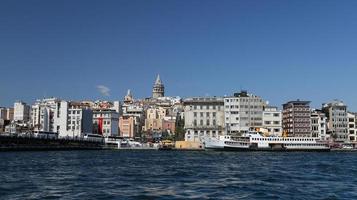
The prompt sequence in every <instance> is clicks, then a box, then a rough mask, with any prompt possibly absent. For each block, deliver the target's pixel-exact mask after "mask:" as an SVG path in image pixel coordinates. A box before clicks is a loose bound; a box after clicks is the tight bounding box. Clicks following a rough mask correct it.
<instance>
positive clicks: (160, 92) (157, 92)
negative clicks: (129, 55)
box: [152, 75, 165, 99]
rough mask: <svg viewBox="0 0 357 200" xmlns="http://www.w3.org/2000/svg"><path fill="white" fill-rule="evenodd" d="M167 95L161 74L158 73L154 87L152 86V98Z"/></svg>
mask: <svg viewBox="0 0 357 200" xmlns="http://www.w3.org/2000/svg"><path fill="white" fill-rule="evenodd" d="M164 95H165V87H164V84H163V83H162V82H161V79H160V75H157V78H156V81H155V84H154V87H153V88H152V98H154V99H156V98H158V97H163V96H164Z"/></svg>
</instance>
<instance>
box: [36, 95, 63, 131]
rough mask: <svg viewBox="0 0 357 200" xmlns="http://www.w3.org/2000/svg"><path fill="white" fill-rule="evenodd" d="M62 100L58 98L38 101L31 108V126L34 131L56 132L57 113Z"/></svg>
mask: <svg viewBox="0 0 357 200" xmlns="http://www.w3.org/2000/svg"><path fill="white" fill-rule="evenodd" d="M58 103H60V100H59V99H57V98H47V99H41V100H40V99H38V100H37V101H36V102H35V103H34V104H33V105H32V106H31V125H32V129H33V131H45V132H56V127H55V120H54V117H55V112H56V108H57V104H58Z"/></svg>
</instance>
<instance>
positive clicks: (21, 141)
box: [0, 135, 104, 151]
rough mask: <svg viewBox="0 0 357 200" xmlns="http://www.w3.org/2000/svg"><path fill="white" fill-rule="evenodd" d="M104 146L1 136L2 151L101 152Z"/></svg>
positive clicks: (96, 142) (74, 140) (92, 142)
mask: <svg viewBox="0 0 357 200" xmlns="http://www.w3.org/2000/svg"><path fill="white" fill-rule="evenodd" d="M103 146H104V142H103V141H100V140H90V139H84V138H38V137H29V136H16V135H7V136H0V151H37V150H100V149H103Z"/></svg>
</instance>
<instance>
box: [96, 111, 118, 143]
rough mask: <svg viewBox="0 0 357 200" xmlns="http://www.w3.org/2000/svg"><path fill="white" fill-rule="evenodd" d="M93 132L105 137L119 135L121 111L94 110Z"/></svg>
mask: <svg viewBox="0 0 357 200" xmlns="http://www.w3.org/2000/svg"><path fill="white" fill-rule="evenodd" d="M93 124H94V130H93V133H95V134H100V135H103V136H105V137H108V136H118V135H119V113H118V112H116V111H114V110H94V111H93Z"/></svg>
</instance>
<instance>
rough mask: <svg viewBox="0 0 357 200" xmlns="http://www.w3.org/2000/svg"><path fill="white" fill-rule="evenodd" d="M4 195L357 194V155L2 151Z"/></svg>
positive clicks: (200, 196)
mask: <svg viewBox="0 0 357 200" xmlns="http://www.w3.org/2000/svg"><path fill="white" fill-rule="evenodd" d="M0 181H1V183H0V199H43V198H47V199H357V153H346V152H345V153H342V152H336V153H335V152H330V153H301V152H299V153H293V152H213V151H207V152H177V151H49V152H46V151H43V152H0Z"/></svg>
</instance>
